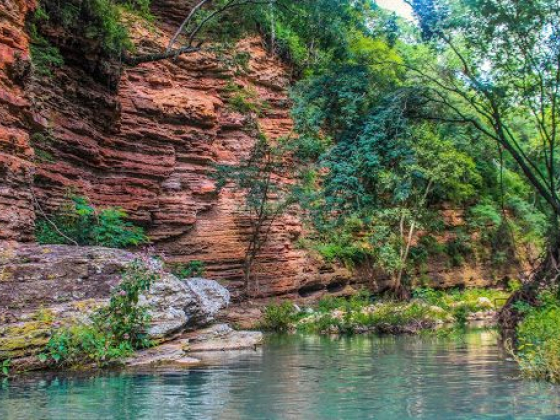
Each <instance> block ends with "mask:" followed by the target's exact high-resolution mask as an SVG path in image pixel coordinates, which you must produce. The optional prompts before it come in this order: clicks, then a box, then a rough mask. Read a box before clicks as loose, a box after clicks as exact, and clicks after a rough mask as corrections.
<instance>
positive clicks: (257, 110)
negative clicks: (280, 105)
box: [224, 82, 266, 116]
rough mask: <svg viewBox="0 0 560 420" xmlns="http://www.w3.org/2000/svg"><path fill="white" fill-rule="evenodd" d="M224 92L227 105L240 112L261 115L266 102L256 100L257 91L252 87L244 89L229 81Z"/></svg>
mask: <svg viewBox="0 0 560 420" xmlns="http://www.w3.org/2000/svg"><path fill="white" fill-rule="evenodd" d="M224 92H225V93H226V94H227V97H226V102H227V104H228V107H229V108H230V109H231V110H232V111H235V112H239V113H240V114H256V115H259V116H260V115H261V114H262V112H263V110H264V108H266V104H263V103H260V102H259V101H258V100H257V96H258V95H257V92H256V91H255V90H254V89H252V88H249V89H245V88H243V87H241V86H238V85H236V84H235V83H232V82H229V83H228V84H227V85H226V86H225V88H224Z"/></svg>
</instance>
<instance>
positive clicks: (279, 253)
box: [0, 0, 346, 295]
mask: <svg viewBox="0 0 560 420" xmlns="http://www.w3.org/2000/svg"><path fill="white" fill-rule="evenodd" d="M32 3H33V2H24V1H17V2H15V5H11V6H6V5H5V4H2V5H1V6H0V10H2V11H6V13H7V16H8V19H7V20H3V22H2V24H1V25H2V27H1V28H2V38H0V46H1V49H0V51H1V52H2V57H5V58H3V60H2V69H1V70H2V71H1V72H0V74H1V77H2V78H1V79H0V82H1V83H2V85H1V87H2V94H1V95H0V100H2V111H1V114H0V115H2V121H3V122H2V126H1V128H0V129H1V130H2V131H0V133H1V135H0V137H1V142H0V144H1V145H2V149H1V152H2V154H0V159H1V160H0V168H1V169H0V171H2V172H1V173H3V174H6V175H5V177H4V179H3V181H2V183H3V185H2V188H1V189H0V230H1V232H2V233H1V234H0V240H1V239H3V240H6V239H11V240H15V241H29V240H32V229H33V223H34V213H33V211H32V208H33V202H32V196H31V193H30V190H31V186H33V191H34V194H35V196H36V197H37V199H38V201H39V203H40V204H41V206H42V207H43V208H45V209H49V208H50V209H52V208H55V207H56V206H58V205H59V204H60V202H61V201H62V200H64V197H65V196H66V195H67V194H68V192H69V191H73V192H76V193H79V194H81V195H84V196H87V197H89V198H90V199H91V201H92V202H93V203H94V204H96V205H100V206H105V205H114V206H121V207H123V208H124V209H125V210H126V211H127V212H128V213H129V215H130V217H131V218H132V219H133V220H134V221H136V222H137V223H139V224H142V225H143V226H145V227H146V228H147V231H148V234H149V236H150V237H151V238H152V239H153V240H154V242H155V246H156V248H157V250H158V251H161V252H164V253H165V255H166V258H167V259H168V260H169V261H172V262H187V261H190V260H193V259H197V260H202V261H204V263H205V264H206V267H207V271H208V276H209V277H211V278H216V279H222V280H224V281H226V280H227V281H228V282H229V283H230V286H231V287H232V288H233V289H235V288H236V286H237V285H238V284H239V285H240V284H241V282H240V281H241V279H242V263H243V258H244V253H245V249H246V242H247V237H248V234H249V231H248V228H247V226H246V223H244V219H243V218H241V217H240V214H239V213H240V211H239V210H240V207H241V203H242V197H241V196H240V195H239V194H238V193H235V192H234V191H231V190H227V189H226V190H225V191H223V192H222V193H221V194H220V195H218V194H217V193H216V190H215V185H214V182H213V181H212V179H211V178H210V177H209V171H211V169H212V166H213V165H214V164H216V163H225V162H237V161H239V160H240V159H242V158H243V157H245V156H247V154H248V153H249V152H250V151H251V149H252V147H253V145H254V143H255V134H254V132H253V131H254V130H250V127H251V125H254V123H255V122H254V121H251V120H250V118H249V117H248V116H245V115H241V114H239V113H236V112H233V111H231V110H230V109H229V108H228V107H227V106H226V104H225V103H224V88H225V86H226V85H227V84H228V83H232V82H234V83H236V84H238V85H240V86H245V87H250V88H251V89H254V90H255V91H256V93H257V97H258V99H259V101H266V103H267V104H268V106H267V107H266V110H265V111H264V112H263V114H262V115H261V116H259V117H258V118H257V124H258V125H259V127H260V129H261V131H262V132H263V133H264V134H265V135H266V136H267V137H268V138H271V139H275V138H278V137H280V136H284V135H287V134H289V133H290V131H291V130H292V121H291V119H290V116H289V103H288V100H287V94H286V88H287V87H288V83H289V79H288V77H287V74H288V73H287V69H286V68H285V67H284V66H283V64H282V63H281V62H280V61H279V60H278V59H276V58H275V57H272V56H271V55H270V54H268V53H267V51H266V50H265V49H264V48H263V46H262V45H261V42H260V40H259V39H258V38H253V39H247V40H245V41H243V42H241V43H240V44H239V46H238V47H239V50H240V51H245V52H247V53H248V55H249V56H250V60H249V63H248V66H247V67H248V69H247V71H246V72H243V73H244V74H238V73H237V74H236V73H235V69H233V68H228V66H226V65H225V64H224V63H223V61H221V60H219V59H217V58H216V57H214V56H212V55H209V54H195V55H188V56H182V57H178V58H177V59H173V60H166V61H160V62H155V63H148V64H143V65H140V66H138V67H135V68H131V69H125V70H124V71H122V73H120V72H116V71H113V70H114V69H111V68H109V69H108V70H107V71H106V72H105V75H104V76H105V78H106V79H107V80H101V81H100V80H98V79H100V78H99V77H94V76H93V75H92V72H91V71H90V70H91V69H92V67H93V66H94V65H92V63H94V60H95V57H89V56H86V57H84V56H83V55H84V52H83V48H79V49H72V48H69V47H67V46H66V45H74V46H75V45H76V44H77V45H80V40H77V42H76V41H74V42H72V43H71V42H62V41H61V42H60V43H59V44H60V46H61V47H60V49H61V52H62V53H63V55H64V58H65V65H64V66H63V67H61V68H59V69H56V71H55V72H54V76H53V77H48V78H38V77H33V78H32V79H31V80H21V81H18V79H17V78H18V77H19V76H18V75H17V74H14V72H13V71H10V68H12V67H17V65H18V64H17V62H18V60H19V61H21V62H22V63H25V65H23V64H22V65H21V66H23V67H26V66H29V54H28V40H27V36H26V34H25V33H24V21H25V15H26V13H27V12H28V11H29V10H30V8H31V7H32ZM154 3H155V12H156V13H161V14H162V15H163V16H164V17H165V16H167V22H168V24H169V25H170V26H169V27H167V26H165V25H161V26H160V27H159V28H157V31H156V32H154V31H153V30H152V31H149V30H147V29H146V28H144V27H143V26H142V24H141V23H139V22H137V23H132V26H133V29H132V31H131V32H132V35H133V36H134V37H135V40H136V41H137V45H138V46H139V47H140V48H154V47H157V48H160V49H161V48H163V47H164V46H165V45H166V44H167V42H168V39H169V36H170V34H172V31H173V29H174V24H173V22H172V21H170V20H169V17H170V16H174V17H177V16H183V15H184V14H185V11H184V6H178V4H182V2H174V1H165V0H160V1H156V2H154ZM10 4H11V2H10ZM179 7H182V8H183V10H181V9H178V8H179ZM162 20H163V19H162ZM64 36H67V37H71V36H72V34H59V33H56V34H53V35H52V37H53V38H54V39H56V37H64ZM96 70H97V69H96ZM11 74H14V75H13V76H10V75H11ZM111 78H113V80H111ZM33 120H34V121H35V123H34V127H31V124H30V121H33ZM32 133H40V135H37V134H32ZM30 137H32V139H33V141H34V142H35V143H37V144H33V146H34V147H36V148H38V149H40V150H41V153H42V154H43V155H48V157H49V158H48V159H37V161H36V164H35V165H33V164H32V163H30V161H31V160H32V157H33V149H32V148H30ZM33 171H34V172H35V176H34V177H33V176H32V174H33ZM33 178H34V179H33ZM4 184H5V185H4ZM301 230H302V227H301V223H300V221H299V220H298V218H297V215H294V214H291V215H287V216H285V217H283V218H281V219H278V220H277V222H276V223H275V224H274V226H273V228H272V231H271V234H270V238H269V240H268V245H267V246H266V247H265V249H264V250H263V251H262V252H261V255H260V257H259V259H258V261H257V263H256V267H255V270H254V271H255V272H256V273H258V276H259V283H260V285H261V287H262V293H263V294H264V295H274V294H282V293H287V292H291V291H294V290H297V289H298V288H299V287H301V286H302V285H303V284H305V283H306V282H308V281H310V279H312V281H315V282H316V281H319V282H323V281H327V282H329V281H338V280H337V278H338V277H339V276H345V275H346V273H345V271H344V270H340V269H337V270H335V269H330V268H327V269H326V270H324V271H326V273H325V276H326V277H325V276H322V275H320V273H319V272H318V268H317V263H316V262H314V261H311V259H310V257H308V256H307V255H306V253H305V252H303V251H301V250H298V249H296V247H295V240H296V239H297V238H298V236H299V235H300V234H301ZM323 277H324V278H323Z"/></svg>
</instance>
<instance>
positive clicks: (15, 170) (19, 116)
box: [0, 0, 34, 241]
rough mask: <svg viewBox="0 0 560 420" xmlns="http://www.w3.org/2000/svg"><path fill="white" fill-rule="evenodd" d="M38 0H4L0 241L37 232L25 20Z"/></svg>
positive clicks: (0, 16) (0, 12) (0, 9)
mask: <svg viewBox="0 0 560 420" xmlns="http://www.w3.org/2000/svg"><path fill="white" fill-rule="evenodd" d="M33 3H34V2H33V1H31V0H8V1H1V2H0V241H2V240H4V241H5V240H10V241H29V240H31V239H32V237H33V218H34V212H33V204H32V196H31V185H32V182H33V164H32V162H31V161H32V160H33V149H32V148H31V147H30V143H29V127H30V125H32V121H31V112H30V103H29V101H28V100H27V98H26V96H25V94H24V89H25V83H26V81H27V79H28V76H29V71H30V61H29V45H28V37H27V34H26V33H25V31H24V24H25V17H26V15H27V13H28V12H29V11H30V9H31V8H32V7H33Z"/></svg>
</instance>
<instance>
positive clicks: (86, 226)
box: [35, 197, 148, 248]
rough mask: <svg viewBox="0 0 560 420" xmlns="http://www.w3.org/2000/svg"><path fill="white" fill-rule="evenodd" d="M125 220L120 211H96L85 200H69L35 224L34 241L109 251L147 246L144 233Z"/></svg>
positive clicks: (123, 212)
mask: <svg viewBox="0 0 560 420" xmlns="http://www.w3.org/2000/svg"><path fill="white" fill-rule="evenodd" d="M126 217H127V214H126V212H125V211H123V210H122V209H119V208H115V207H108V208H104V209H96V208H95V207H93V206H92V205H91V204H90V203H89V201H88V200H87V199H86V198H84V197H72V198H71V199H70V202H69V203H67V204H66V205H64V206H62V207H61V208H60V209H59V210H58V211H57V212H56V213H55V214H54V215H52V217H49V220H45V219H41V218H39V219H38V220H37V222H36V226H35V237H36V239H37V242H39V243H40V244H70V243H71V242H70V241H69V240H68V238H69V239H71V240H73V241H74V242H76V243H77V244H78V245H82V246H86V245H97V246H106V247H110V248H126V247H130V246H138V245H141V244H145V243H147V242H148V237H147V236H146V235H145V233H144V230H143V229H142V228H141V227H139V226H134V225H133V224H132V223H130V222H128V221H126ZM53 223H54V225H56V229H55V227H54V226H53ZM60 233H62V234H63V235H64V236H63V235H61V234H60Z"/></svg>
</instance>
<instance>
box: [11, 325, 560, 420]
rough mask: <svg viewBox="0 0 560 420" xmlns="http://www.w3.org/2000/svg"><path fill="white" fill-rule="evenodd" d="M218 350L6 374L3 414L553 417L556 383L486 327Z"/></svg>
mask: <svg viewBox="0 0 560 420" xmlns="http://www.w3.org/2000/svg"><path fill="white" fill-rule="evenodd" d="M214 357H215V360H213V361H212V364H211V365H210V366H206V367H201V368H196V369H182V370H181V369H180V370H177V369H169V368H167V369H160V370H156V371H136V372H124V373H122V372H121V373H115V372H113V373H105V374H97V375H87V376H84V375H79V376H77V375H71V376H68V375H66V376H63V375H47V374H41V375H33V376H28V377H25V378H24V379H18V380H15V381H11V382H8V383H6V382H4V383H3V385H1V386H0V419H2V420H16V419H17V420H19V419H25V420H31V419H32V420H43V419H44V420H50V419H52V420H64V419H71V420H87V419H112V420H124V419H157V420H163V419H170V420H176V419H177V420H178V419H181V420H182V419H227V420H230V419H231V420H236V419H251V420H254V419H305V420H312V419H378V420H385V419H396V420H400V419H430V420H433V419H446V420H447V419H560V388H559V387H556V386H552V385H549V384H546V383H539V382H532V381H526V380H521V379H519V378H518V372H517V370H516V366H515V364H514V363H512V362H508V361H507V360H506V357H505V355H504V353H503V352H502V351H501V350H500V348H499V347H498V346H497V336H496V333H494V332H488V331H486V332H472V333H469V334H467V335H465V336H464V337H463V338H462V339H459V340H457V339H455V340H450V339H436V338H433V337H431V338H430V337H410V336H403V337H372V336H357V337H347V338H333V337H319V336H313V335H291V336H272V337H269V339H268V343H267V344H266V345H265V346H264V347H263V348H262V349H260V350H258V351H247V352H237V353H235V354H232V355H226V354H224V353H219V354H216V355H215V356H214Z"/></svg>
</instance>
